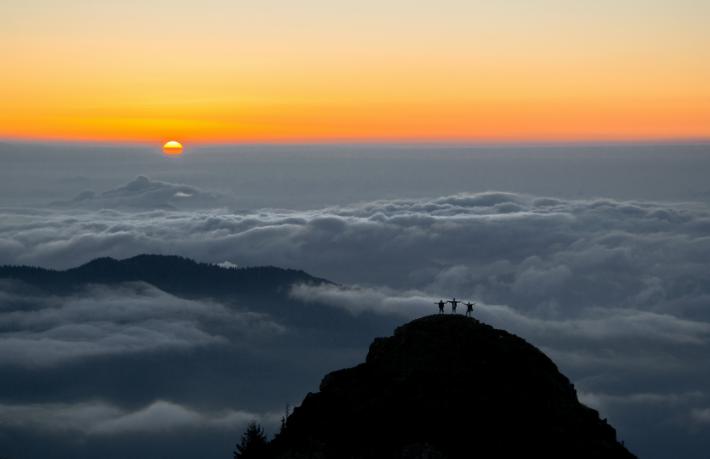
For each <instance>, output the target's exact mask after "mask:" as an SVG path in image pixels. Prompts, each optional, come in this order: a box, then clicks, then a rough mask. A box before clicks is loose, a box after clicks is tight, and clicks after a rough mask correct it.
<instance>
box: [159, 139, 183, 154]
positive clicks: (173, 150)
mask: <svg viewBox="0 0 710 459" xmlns="http://www.w3.org/2000/svg"><path fill="white" fill-rule="evenodd" d="M163 153H165V154H166V155H179V154H182V144H181V143H180V142H178V141H177V140H171V141H169V142H165V145H163Z"/></svg>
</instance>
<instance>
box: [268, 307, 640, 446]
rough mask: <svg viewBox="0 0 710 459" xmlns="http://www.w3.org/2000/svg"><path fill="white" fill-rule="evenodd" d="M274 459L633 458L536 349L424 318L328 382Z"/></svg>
mask: <svg viewBox="0 0 710 459" xmlns="http://www.w3.org/2000/svg"><path fill="white" fill-rule="evenodd" d="M272 447H273V448H274V449H275V450H276V451H277V452H279V454H281V456H279V457H296V456H298V455H299V454H305V455H307V457H326V458H330V457H332V458H339V457H351V458H424V457H431V458H434V457H436V458H442V459H443V458H451V459H454V458H456V459H458V458H470V457H509V456H510V457H515V456H521V457H522V456H541V457H548V458H549V457H575V458H602V457H604V458H632V457H633V455H632V454H631V453H629V452H628V451H627V450H626V449H625V448H624V447H623V445H621V444H620V443H619V442H617V440H616V432H615V430H614V428H613V427H611V426H610V425H609V424H608V423H607V422H606V421H605V420H601V419H600V418H599V414H598V413H597V412H596V411H595V410H593V409H591V408H588V407H586V406H584V405H582V404H581V403H580V402H579V401H578V399H577V395H576V391H575V389H574V386H573V385H572V384H571V383H570V381H569V379H567V378H566V377H565V376H564V375H563V374H562V373H560V372H559V370H558V369H557V367H556V365H555V364H554V363H553V362H552V360H550V359H549V358H548V357H547V356H546V355H545V354H544V353H542V352H541V351H540V350H538V349H537V348H535V347H534V346H532V345H531V344H529V343H527V342H526V341H525V340H523V339H522V338H519V337H517V336H515V335H512V334H510V333H508V332H506V331H504V330H499V329H496V328H493V327H491V326H489V325H486V324H483V323H481V322H479V321H477V320H475V319H472V318H469V317H465V316H460V315H459V316H457V315H436V316H427V317H423V318H421V319H417V320H414V321H412V322H410V323H408V324H406V325H403V326H401V327H399V328H397V330H396V331H395V333H394V335H393V336H391V337H387V338H377V339H375V341H374V342H373V343H372V345H371V346H370V351H369V353H368V355H367V359H366V361H365V363H363V364H360V365H358V366H356V367H353V368H349V369H345V370H339V371H336V372H333V373H330V374H329V375H327V376H326V377H325V378H324V379H323V381H322V383H321V386H320V392H318V393H315V394H308V395H307V396H306V398H305V400H304V401H303V404H302V405H301V406H300V407H298V408H296V409H295V410H294V412H293V414H292V415H291V416H290V417H289V418H288V420H287V428H286V429H285V430H284V431H283V432H282V433H281V434H279V435H278V436H277V437H276V438H275V439H274V441H273V442H272Z"/></svg>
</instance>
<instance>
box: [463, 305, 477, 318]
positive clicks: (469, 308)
mask: <svg viewBox="0 0 710 459" xmlns="http://www.w3.org/2000/svg"><path fill="white" fill-rule="evenodd" d="M465 304H466V315H467V316H468V317H471V313H473V307H474V306H476V303H470V302H469V303H465Z"/></svg>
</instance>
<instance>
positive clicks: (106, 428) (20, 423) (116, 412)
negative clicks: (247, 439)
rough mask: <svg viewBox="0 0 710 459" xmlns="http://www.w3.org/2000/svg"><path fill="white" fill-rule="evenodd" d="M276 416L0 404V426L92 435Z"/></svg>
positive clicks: (240, 423)
mask: <svg viewBox="0 0 710 459" xmlns="http://www.w3.org/2000/svg"><path fill="white" fill-rule="evenodd" d="M279 418H280V416H279V415H277V414H274V413H261V414H260V413H252V412H249V411H242V410H232V409H225V410H220V411H201V410H196V409H194V408H190V407H188V406H184V405H181V404H178V403H174V402H170V401H165V400H156V401H154V402H153V403H151V404H149V405H147V406H144V407H142V408H138V409H136V410H133V411H131V410H126V409H122V408H119V407H117V406H115V405H112V404H109V403H105V402H101V401H90V402H83V403H75V404H65V403H44V404H27V405H21V404H16V405H7V404H0V426H3V427H6V428H8V427H15V428H16V427H22V428H25V429H27V428H29V429H33V430H39V431H49V432H71V433H79V434H82V435H91V436H105V435H121V434H132V433H153V434H159V433H170V432H174V431H185V430H195V429H209V430H226V431H230V430H234V431H237V430H239V429H241V428H243V427H244V426H245V425H247V424H248V423H249V422H259V423H261V424H265V425H269V426H270V425H275V424H276V422H277V421H278V419H279Z"/></svg>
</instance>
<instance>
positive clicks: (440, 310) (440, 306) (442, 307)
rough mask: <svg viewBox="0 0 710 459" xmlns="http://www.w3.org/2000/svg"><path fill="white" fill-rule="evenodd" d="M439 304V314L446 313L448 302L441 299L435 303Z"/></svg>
mask: <svg viewBox="0 0 710 459" xmlns="http://www.w3.org/2000/svg"><path fill="white" fill-rule="evenodd" d="M434 304H436V305H438V306H439V314H443V313H444V307H445V306H446V303H444V300H439V302H438V303H434Z"/></svg>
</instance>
